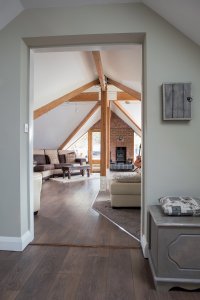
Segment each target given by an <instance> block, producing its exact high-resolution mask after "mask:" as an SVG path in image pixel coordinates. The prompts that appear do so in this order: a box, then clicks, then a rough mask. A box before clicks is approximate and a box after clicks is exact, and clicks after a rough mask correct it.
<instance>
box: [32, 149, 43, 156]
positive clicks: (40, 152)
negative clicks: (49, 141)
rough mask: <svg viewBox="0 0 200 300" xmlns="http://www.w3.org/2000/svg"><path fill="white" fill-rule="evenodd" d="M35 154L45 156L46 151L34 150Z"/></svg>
mask: <svg viewBox="0 0 200 300" xmlns="http://www.w3.org/2000/svg"><path fill="white" fill-rule="evenodd" d="M33 154H38V155H44V149H34V150H33Z"/></svg>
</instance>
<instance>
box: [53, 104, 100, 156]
mask: <svg viewBox="0 0 200 300" xmlns="http://www.w3.org/2000/svg"><path fill="white" fill-rule="evenodd" d="M99 107H100V103H99V102H98V103H96V105H95V106H94V107H93V108H92V109H91V110H90V111H89V113H88V114H87V115H86V116H85V118H84V119H83V120H82V121H81V122H80V124H79V125H78V126H77V127H76V128H75V129H74V130H73V131H72V132H71V133H70V135H69V136H68V137H67V138H66V140H65V141H64V142H63V143H62V144H61V145H60V146H59V147H58V149H59V150H62V149H63V148H64V147H65V146H66V145H67V144H68V143H69V141H70V140H71V139H72V138H73V137H74V136H75V134H76V133H77V132H78V131H79V130H80V129H81V128H82V127H83V126H84V125H85V123H86V122H87V121H88V120H89V119H90V118H91V117H92V115H93V114H94V113H95V112H96V111H97V109H98V108H99Z"/></svg>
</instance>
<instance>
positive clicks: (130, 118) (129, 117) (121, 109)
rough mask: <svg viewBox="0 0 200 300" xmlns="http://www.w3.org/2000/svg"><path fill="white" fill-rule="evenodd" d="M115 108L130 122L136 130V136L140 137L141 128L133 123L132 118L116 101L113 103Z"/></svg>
mask: <svg viewBox="0 0 200 300" xmlns="http://www.w3.org/2000/svg"><path fill="white" fill-rule="evenodd" d="M113 103H114V104H115V106H116V107H117V108H118V109H119V110H120V111H121V112H122V113H123V114H124V115H125V116H126V117H127V118H128V119H129V120H130V121H131V123H132V124H133V125H134V126H135V127H136V128H137V129H138V135H139V136H141V135H142V133H141V128H140V127H139V125H138V124H137V123H136V122H135V120H134V119H133V117H132V116H131V115H130V114H129V113H128V112H127V111H126V109H125V108H124V107H123V106H122V105H121V103H119V102H118V101H113Z"/></svg>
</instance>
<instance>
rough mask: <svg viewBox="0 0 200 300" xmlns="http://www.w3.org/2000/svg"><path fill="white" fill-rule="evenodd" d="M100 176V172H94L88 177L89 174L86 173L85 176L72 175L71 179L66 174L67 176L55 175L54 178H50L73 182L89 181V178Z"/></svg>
mask: <svg viewBox="0 0 200 300" xmlns="http://www.w3.org/2000/svg"><path fill="white" fill-rule="evenodd" d="M98 178H100V176H99V174H97V173H93V174H91V175H90V177H87V175H85V176H82V175H72V176H71V178H70V179H68V177H67V176H66V177H65V178H63V177H54V178H50V180H53V181H57V182H61V183H72V182H80V181H87V180H92V179H98Z"/></svg>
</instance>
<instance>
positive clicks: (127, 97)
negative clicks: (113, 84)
mask: <svg viewBox="0 0 200 300" xmlns="http://www.w3.org/2000/svg"><path fill="white" fill-rule="evenodd" d="M116 100H118V101H121V100H124V101H126V100H128V101H135V100H138V99H137V98H136V97H134V96H131V95H130V94H128V93H125V92H117V99H116Z"/></svg>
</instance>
